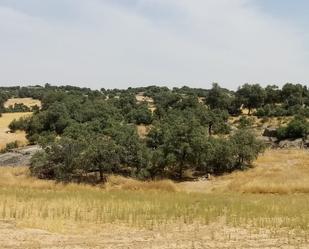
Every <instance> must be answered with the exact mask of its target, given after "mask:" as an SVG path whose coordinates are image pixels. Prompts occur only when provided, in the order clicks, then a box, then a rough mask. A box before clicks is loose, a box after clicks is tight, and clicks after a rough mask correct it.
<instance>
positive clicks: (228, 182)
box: [215, 149, 309, 194]
mask: <svg viewBox="0 0 309 249" xmlns="http://www.w3.org/2000/svg"><path fill="white" fill-rule="evenodd" d="M215 181H216V183H217V185H218V186H219V187H217V188H215V189H216V190H221V191H234V192H241V193H262V194H265V193H273V194H292V193H309V151H307V150H297V149H294V150H293V149H290V150H268V151H266V152H265V153H264V155H262V156H260V157H259V158H258V160H257V161H256V162H255V163H254V167H253V168H252V169H249V170H246V171H239V172H234V173H232V174H230V175H226V176H223V177H219V178H217V179H216V180H215Z"/></svg>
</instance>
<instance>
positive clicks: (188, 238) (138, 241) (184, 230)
mask: <svg viewBox="0 0 309 249" xmlns="http://www.w3.org/2000/svg"><path fill="white" fill-rule="evenodd" d="M73 230H74V228H72V231H73ZM85 231H87V230H85ZM0 248H1V249H47V248H48V249H99V248H100V249H101V248H104V249H105V248H106V249H123V248H126V249H145V248H153V249H178V248H181V249H182V248H183V249H187V248H195V249H202V248H216V249H220V248H226V249H233V248H235V249H236V248H252V249H253V248H254V249H255V248H256V249H258V248H269V249H270V248H281V249H292V248H298V249H305V248H309V244H308V241H307V242H306V241H304V239H303V238H302V239H301V238H297V236H295V235H293V234H291V235H290V236H280V233H276V234H275V235H274V234H273V233H271V232H270V231H265V230H264V231H258V230H255V231H251V230H247V229H243V228H238V229H236V228H229V227H226V226H223V225H220V222H218V223H217V224H212V225H208V226H197V225H188V226H186V227H181V228H179V227H177V225H176V226H173V227H165V228H163V229H156V230H138V229H133V228H128V227H120V226H117V227H116V226H112V225H111V226H109V227H105V228H104V227H103V228H101V229H100V231H99V232H96V233H91V232H88V233H87V232H85V233H84V234H82V235H81V234H79V235H73V234H72V235H70V234H69V235H68V234H66V235H61V234H54V233H49V232H46V231H43V230H38V229H22V228H16V226H15V225H14V224H13V223H10V222H4V221H2V222H1V221H0Z"/></svg>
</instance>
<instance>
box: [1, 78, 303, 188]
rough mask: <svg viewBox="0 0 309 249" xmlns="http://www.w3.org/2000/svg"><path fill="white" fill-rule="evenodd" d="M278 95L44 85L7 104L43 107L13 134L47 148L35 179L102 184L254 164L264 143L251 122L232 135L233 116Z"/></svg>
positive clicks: (12, 92) (17, 123)
mask: <svg viewBox="0 0 309 249" xmlns="http://www.w3.org/2000/svg"><path fill="white" fill-rule="evenodd" d="M277 91H280V90H277V89H273V88H269V89H268V90H267V91H266V90H265V91H264V89H263V88H261V87H259V86H258V85H245V86H243V87H242V88H241V89H239V90H238V91H237V93H234V92H233V91H228V90H226V89H223V88H221V87H220V86H219V85H217V84H214V85H213V87H212V89H210V90H204V89H192V88H189V87H182V88H173V89H172V90H170V89H168V88H166V87H156V86H150V87H140V88H129V89H127V90H122V89H113V90H107V89H103V88H102V89H101V91H92V90H90V89H88V88H78V87H71V86H62V87H55V86H51V85H49V84H46V85H45V86H44V87H40V86H33V87H22V88H19V87H17V88H12V89H8V94H7V95H4V98H3V99H7V98H8V97H12V96H18V97H33V98H37V99H40V100H41V101H42V109H41V110H38V109H36V110H35V113H34V115H33V116H32V117H30V118H25V119H20V120H14V121H13V122H12V123H11V124H10V129H11V130H12V131H16V130H24V131H26V133H27V138H28V139H29V141H30V143H38V144H40V145H41V146H42V147H43V148H44V151H43V152H39V153H38V154H36V155H35V156H34V157H33V158H32V166H31V168H30V169H31V172H32V174H33V175H36V176H38V177H40V178H47V179H57V180H59V181H89V180H90V181H91V182H98V181H104V179H105V176H106V174H109V173H114V174H121V175H125V176H132V177H137V178H140V179H150V178H151V179H155V178H163V177H170V178H178V179H181V178H182V177H183V173H184V172H185V171H186V170H187V169H190V170H191V171H193V172H198V173H199V174H207V173H211V172H212V173H214V174H222V173H224V172H231V171H233V170H236V169H242V168H244V167H246V166H248V165H250V163H251V161H252V160H253V159H254V158H255V157H256V156H257V154H258V153H259V152H261V151H262V148H261V146H260V143H259V142H258V141H257V140H255V139H254V136H253V135H252V134H249V132H248V131H246V130H243V128H244V127H247V126H249V125H250V122H249V121H248V120H247V119H243V120H241V126H240V128H241V129H242V130H241V131H239V132H236V133H235V134H230V132H231V128H230V126H229V124H228V122H227V121H228V118H229V115H230V114H232V115H238V114H239V113H240V108H241V106H242V105H244V106H246V107H248V108H257V107H260V108H262V107H264V102H265V103H266V102H267V103H268V104H269V105H274V104H277V95H276V94H277V93H278V92H277ZM265 92H266V93H265ZM267 92H269V93H267ZM136 94H139V95H140V94H143V95H144V96H148V97H151V98H153V100H154V105H155V107H156V110H155V112H154V113H153V114H152V112H151V111H150V110H149V105H151V104H149V103H146V102H145V103H138V102H137V100H136V97H135V95H136ZM198 97H202V98H200V99H198ZM264 100H265V101H264ZM304 103H305V102H304ZM281 108H283V109H284V110H286V107H285V106H282V107H281ZM291 108H292V107H291ZM293 108H295V107H294V106H293ZM270 109H271V108H270ZM289 110H290V109H289ZM266 115H269V113H267V114H266ZM139 124H144V125H149V126H148V127H149V128H150V133H149V134H148V135H147V136H146V137H145V136H144V137H143V138H141V137H139V136H138V134H137V129H136V125H139Z"/></svg>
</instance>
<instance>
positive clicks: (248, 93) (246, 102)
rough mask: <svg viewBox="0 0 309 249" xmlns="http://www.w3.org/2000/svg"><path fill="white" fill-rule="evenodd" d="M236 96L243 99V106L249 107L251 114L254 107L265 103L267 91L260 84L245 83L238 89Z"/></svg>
mask: <svg viewBox="0 0 309 249" xmlns="http://www.w3.org/2000/svg"><path fill="white" fill-rule="evenodd" d="M236 96H237V97H238V98H239V99H240V100H241V102H242V104H243V106H244V107H245V108H248V114H249V115H250V114H251V110H252V109H253V108H259V107H261V106H262V105H263V104H264V100H265V91H264V89H263V88H262V87H261V86H260V85H259V84H254V85H250V84H245V85H243V86H242V87H240V88H239V89H238V90H237V92H236Z"/></svg>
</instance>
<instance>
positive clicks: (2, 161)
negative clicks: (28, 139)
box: [0, 145, 41, 167]
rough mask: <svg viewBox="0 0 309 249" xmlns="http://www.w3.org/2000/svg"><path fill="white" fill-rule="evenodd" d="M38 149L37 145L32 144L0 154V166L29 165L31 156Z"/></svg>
mask: <svg viewBox="0 0 309 249" xmlns="http://www.w3.org/2000/svg"><path fill="white" fill-rule="evenodd" d="M40 150H41V148H40V147H39V146H37V145H34V146H26V147H23V148H18V149H14V150H12V151H10V152H7V153H4V154H0V166H13V167H17V166H29V165H30V159H31V157H32V156H33V155H34V154H35V153H36V152H37V151H40Z"/></svg>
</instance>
